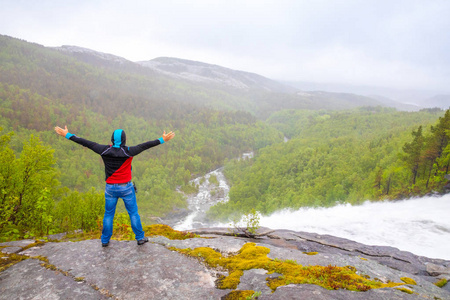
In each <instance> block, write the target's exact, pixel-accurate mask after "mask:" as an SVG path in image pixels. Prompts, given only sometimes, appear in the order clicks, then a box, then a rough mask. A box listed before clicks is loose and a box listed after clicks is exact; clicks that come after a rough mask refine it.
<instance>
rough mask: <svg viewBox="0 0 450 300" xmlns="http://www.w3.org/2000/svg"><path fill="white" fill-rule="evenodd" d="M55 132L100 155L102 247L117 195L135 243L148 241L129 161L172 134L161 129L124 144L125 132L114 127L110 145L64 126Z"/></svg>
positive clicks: (110, 229)
mask: <svg viewBox="0 0 450 300" xmlns="http://www.w3.org/2000/svg"><path fill="white" fill-rule="evenodd" d="M55 131H56V133H58V134H59V135H61V136H63V137H65V138H67V139H69V140H71V141H74V142H75V143H77V144H80V145H82V146H84V147H87V148H89V149H91V150H92V151H94V152H95V153H97V154H100V155H101V157H102V159H103V162H104V164H105V175H106V179H105V180H106V187H105V215H104V217H103V230H102V237H101V241H102V246H103V247H107V246H108V245H109V240H110V239H111V236H112V232H113V220H114V215H115V212H116V205H117V201H118V199H119V198H122V200H123V202H124V204H125V208H126V209H127V212H128V215H129V216H130V221H131V228H132V229H133V232H134V234H135V237H136V240H137V243H138V245H142V244H144V243H146V242H148V238H147V237H145V236H144V231H143V230H142V224H141V218H140V216H139V213H138V207H137V203H136V193H135V190H134V187H133V184H132V182H131V161H132V160H133V157H134V156H136V155H138V154H139V153H141V152H142V151H145V150H147V149H149V148H152V147H155V146H157V145H160V144H163V143H164V142H167V141H169V140H171V139H172V138H173V137H174V136H175V133H173V132H172V131H171V132H169V133H167V134H166V132H165V131H164V133H163V135H162V137H160V138H159V139H157V140H154V141H148V142H145V143H142V144H139V145H137V146H132V147H127V146H125V143H126V135H125V131H124V130H122V129H117V130H114V132H113V134H112V137H111V142H112V144H111V145H100V144H97V143H95V142H91V141H88V140H86V139H83V138H80V137H77V136H76V135H74V134H72V133H69V130H68V129H67V126H65V129H62V128H60V127H58V126H57V127H55Z"/></svg>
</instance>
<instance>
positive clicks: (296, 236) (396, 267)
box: [0, 228, 450, 300]
mask: <svg viewBox="0 0 450 300" xmlns="http://www.w3.org/2000/svg"><path fill="white" fill-rule="evenodd" d="M191 232H195V233H196V234H199V235H201V236H204V237H208V238H193V239H187V240H170V239H168V238H166V237H161V236H158V237H152V238H150V239H149V240H150V242H149V243H146V244H144V245H142V246H137V245H136V242H135V241H115V240H112V241H111V242H110V245H109V246H108V247H106V248H103V247H101V243H100V241H99V240H86V241H80V242H60V243H56V242H48V243H45V244H42V245H38V246H35V247H32V248H29V249H27V250H21V249H22V248H23V247H25V246H26V245H29V244H31V243H33V242H34V241H32V240H31V241H17V242H11V243H3V246H9V247H6V248H3V249H2V250H5V249H8V248H10V249H9V251H17V250H18V249H19V252H18V254H21V255H27V256H30V257H37V256H40V257H41V258H42V257H45V258H47V259H48V264H46V263H43V262H42V261H40V260H38V259H35V258H31V259H28V260H25V261H21V262H19V263H17V264H16V265H14V266H12V267H10V268H9V269H7V270H5V271H3V272H1V273H0V299H103V298H105V297H109V298H110V299H111V298H112V299H221V297H223V296H225V295H227V294H228V293H229V292H230V291H231V290H221V289H218V288H216V286H215V281H216V279H217V278H219V276H227V275H228V272H227V270H224V269H214V268H210V267H206V265H205V264H204V263H202V260H201V259H198V258H194V257H188V256H185V255H183V254H180V253H179V252H177V251H172V250H171V249H173V248H171V247H175V248H178V249H185V248H191V249H195V248H198V247H209V248H212V249H214V250H216V251H219V252H221V253H222V254H223V255H224V256H227V255H234V254H237V253H238V251H239V250H240V249H241V248H242V246H243V245H244V244H246V243H248V242H253V243H256V244H257V245H258V246H264V247H267V248H269V249H270V252H269V254H268V257H269V258H272V259H281V260H291V261H296V262H297V263H298V264H301V265H304V266H309V265H320V266H327V265H333V266H353V267H355V268H356V270H357V272H358V274H360V275H363V276H369V277H370V278H371V279H375V278H377V279H378V280H380V281H382V282H388V281H393V282H400V283H401V282H402V279H401V278H403V277H408V278H412V279H414V280H415V281H416V283H417V284H416V285H409V284H405V285H403V286H401V287H403V288H405V289H409V290H411V291H412V292H413V294H408V293H405V292H402V291H400V290H397V289H395V288H385V289H374V290H370V291H367V292H352V291H348V290H326V289H324V288H322V287H320V286H316V285H308V284H298V285H288V286H282V287H279V288H277V290H276V291H275V292H273V293H272V291H271V290H270V288H269V287H268V286H267V277H272V278H275V277H277V276H280V274H267V271H266V270H263V269H251V270H246V271H244V274H243V276H241V278H240V283H239V286H238V289H239V290H253V291H256V292H260V293H261V294H260V296H259V298H258V299H313V300H314V299H317V300H319V299H346V300H347V299H349V300H352V299H369V300H370V299H450V293H449V291H448V290H446V289H445V288H442V289H441V288H438V287H437V286H435V285H434V284H433V283H434V282H436V281H437V277H433V276H437V275H436V274H440V275H439V278H440V277H442V276H447V273H446V272H448V268H449V266H450V262H449V261H445V260H435V259H429V258H426V257H419V256H416V255H414V254H411V253H409V252H403V251H400V250H398V249H396V248H392V247H377V246H367V245H363V244H360V243H356V242H353V241H350V240H346V239H341V238H336V237H333V236H328V235H318V234H314V233H306V232H294V231H289V230H271V229H269V228H260V229H259V230H258V231H257V232H256V234H255V235H254V236H253V237H252V238H248V237H245V236H243V235H241V234H239V232H238V231H236V230H231V229H229V228H206V229H196V230H192V231H191ZM308 252H313V253H308ZM316 252H317V253H316ZM308 254H314V255H308ZM4 255H7V254H4Z"/></svg>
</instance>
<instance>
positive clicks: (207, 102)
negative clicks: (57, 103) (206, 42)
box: [0, 35, 382, 119]
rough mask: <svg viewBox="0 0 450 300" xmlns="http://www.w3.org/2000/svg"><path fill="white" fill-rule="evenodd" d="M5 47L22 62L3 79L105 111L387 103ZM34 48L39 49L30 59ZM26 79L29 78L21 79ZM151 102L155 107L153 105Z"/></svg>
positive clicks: (203, 72)
mask: <svg viewBox="0 0 450 300" xmlns="http://www.w3.org/2000/svg"><path fill="white" fill-rule="evenodd" d="M0 45H2V48H0V51H3V52H5V55H6V56H7V57H8V56H11V57H17V58H14V61H16V62H18V64H17V63H15V64H14V65H11V64H9V65H8V64H7V65H5V67H6V69H4V70H5V71H6V72H4V74H0V80H1V81H4V82H5V83H8V84H19V85H20V86H21V87H22V88H30V87H31V88H32V89H33V91H35V92H38V93H39V94H44V95H51V96H52V97H54V96H56V97H57V98H61V99H63V100H64V101H68V102H70V101H73V99H75V98H76V99H78V101H82V102H83V103H86V104H89V105H91V104H93V105H96V106H98V109H97V110H98V111H102V113H105V110H106V111H108V113H111V114H112V113H113V112H112V110H111V108H110V106H111V105H108V106H104V105H103V106H101V103H100V102H99V101H106V99H108V100H107V101H111V99H114V101H117V102H121V101H120V99H123V98H127V99H130V100H131V101H132V102H133V104H132V105H131V108H132V109H133V107H134V110H133V111H134V113H138V114H143V111H144V110H145V111H146V113H152V114H155V113H156V110H161V109H164V108H163V106H161V103H167V104H170V105H172V104H174V103H175V102H179V103H183V104H184V105H188V106H192V107H194V106H195V107H208V108H212V109H218V110H227V111H230V110H231V111H245V112H250V113H252V114H253V115H254V116H257V117H259V118H262V119H265V118H267V117H269V116H270V115H271V114H272V113H273V112H276V111H279V110H282V109H309V110H317V109H327V110H342V109H352V108H356V107H361V106H380V105H382V103H380V102H379V101H377V100H375V99H373V98H370V97H365V96H359V95H356V94H348V93H347V94H345V93H332V92H304V91H301V90H300V89H298V88H296V87H292V86H291V85H289V84H285V83H281V82H278V81H276V80H272V79H269V78H266V77H264V76H261V75H258V74H254V73H250V72H244V71H237V70H232V69H229V68H225V67H221V66H218V65H212V64H207V63H203V62H195V61H189V60H185V59H179V58H168V57H161V58H156V59H153V60H150V61H146V62H132V61H129V60H127V59H125V58H122V57H119V56H117V55H113V54H108V53H103V52H99V51H95V50H91V49H87V48H83V47H79V46H68V45H65V46H62V47H44V46H42V45H39V44H35V43H29V42H26V41H23V40H19V39H15V38H12V37H8V36H2V35H0ZM3 46H5V47H3ZM14 49H15V50H14ZM30 53H34V54H33V55H31V56H30V55H29V54H30ZM61 55H62V56H61ZM64 56H69V57H72V58H73V59H74V60H72V59H70V60H67V59H65V58H64ZM4 63H7V61H5V62H4ZM30 65H34V66H35V71H33V72H34V73H36V74H32V73H30V72H28V73H24V74H23V75H20V74H18V73H19V72H21V70H23V69H26V68H29V66H30ZM11 66H12V67H13V68H11ZM19 66H20V67H19ZM56 66H58V67H56ZM37 70H39V71H37ZM37 74H39V75H37ZM43 75H45V76H43ZM18 78H22V79H21V80H19V81H17V80H18ZM24 78H26V80H25V81H24ZM76 86H78V87H76ZM59 90H61V91H59ZM57 91H58V92H57ZM73 95H77V96H76V97H74V96H73ZM173 101H175V102H173ZM147 104H148V105H151V106H152V107H154V108H152V109H150V108H147V107H146V106H148V105H147ZM122 105H125V103H124V102H123V103H122ZM155 106H156V107H155ZM126 107H130V105H126ZM137 107H140V108H139V109H138V108H137ZM126 109H127V110H128V108H126ZM136 110H137V111H136Z"/></svg>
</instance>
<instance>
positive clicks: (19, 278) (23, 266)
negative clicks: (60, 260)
mask: <svg viewBox="0 0 450 300" xmlns="http://www.w3.org/2000/svg"><path fill="white" fill-rule="evenodd" d="M41 263H42V262H41V261H39V260H35V259H27V260H24V261H21V262H19V263H17V264H16V265H14V266H12V267H11V268H9V269H7V270H6V271H3V272H2V273H0V300H11V299H46V300H51V299H87V300H88V299H92V300H96V299H110V298H108V297H107V296H106V295H103V294H102V293H101V292H100V291H98V290H95V289H94V288H93V287H92V286H89V285H86V284H83V283H80V282H77V281H75V280H73V278H71V277H67V276H65V275H63V274H61V273H60V272H58V271H52V270H48V269H46V268H44V267H42V266H41Z"/></svg>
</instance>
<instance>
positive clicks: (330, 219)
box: [174, 169, 450, 260]
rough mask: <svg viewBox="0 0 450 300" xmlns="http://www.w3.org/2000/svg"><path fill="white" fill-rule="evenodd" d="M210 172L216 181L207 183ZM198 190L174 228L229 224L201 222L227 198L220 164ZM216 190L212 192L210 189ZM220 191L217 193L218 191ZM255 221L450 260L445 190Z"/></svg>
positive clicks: (304, 210)
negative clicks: (417, 196)
mask: <svg viewBox="0 0 450 300" xmlns="http://www.w3.org/2000/svg"><path fill="white" fill-rule="evenodd" d="M211 175H215V176H216V177H217V179H218V181H219V186H214V185H212V186H211V185H210V184H209V183H208V180H207V179H208V178H209V177H210V176H211ZM205 178H206V180H205V181H204V182H203V183H202V184H200V181H199V180H200V179H196V180H197V181H198V182H196V184H199V187H200V189H199V193H198V194H197V195H194V196H190V197H188V202H189V207H190V209H191V211H192V213H191V214H190V215H188V216H187V217H186V218H185V219H184V220H181V221H180V222H179V223H178V224H177V225H176V226H175V227H174V228H175V229H177V230H189V229H192V228H196V227H212V226H219V227H228V226H230V224H229V223H228V224H206V223H203V220H202V218H200V216H201V215H204V212H205V211H206V210H207V209H209V207H210V206H212V205H214V204H215V203H217V202H226V201H228V190H229V187H228V185H227V183H226V180H225V177H224V176H223V174H222V170H221V169H218V170H215V171H213V172H211V173H208V174H206V175H205ZM214 189H215V190H216V191H217V189H218V190H220V193H217V194H216V195H215V196H211V193H210V192H211V190H214ZM219 195H220V196H219ZM260 226H264V227H269V228H272V229H289V230H295V231H306V232H311V233H318V234H330V235H334V236H337V237H342V238H347V239H350V240H353V241H356V242H360V243H363V244H366V245H377V246H392V247H395V248H398V249H400V250H404V251H409V252H412V253H414V254H416V255H421V256H426V257H430V258H442V259H447V260H450V194H447V195H444V196H436V197H422V198H415V199H409V200H402V201H395V202H393V201H385V202H369V201H367V202H365V203H364V204H362V205H355V206H352V205H350V204H341V205H337V206H334V207H329V208H301V209H299V210H296V211H290V210H282V211H278V212H276V213H274V214H272V215H270V216H262V217H261V220H260Z"/></svg>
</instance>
